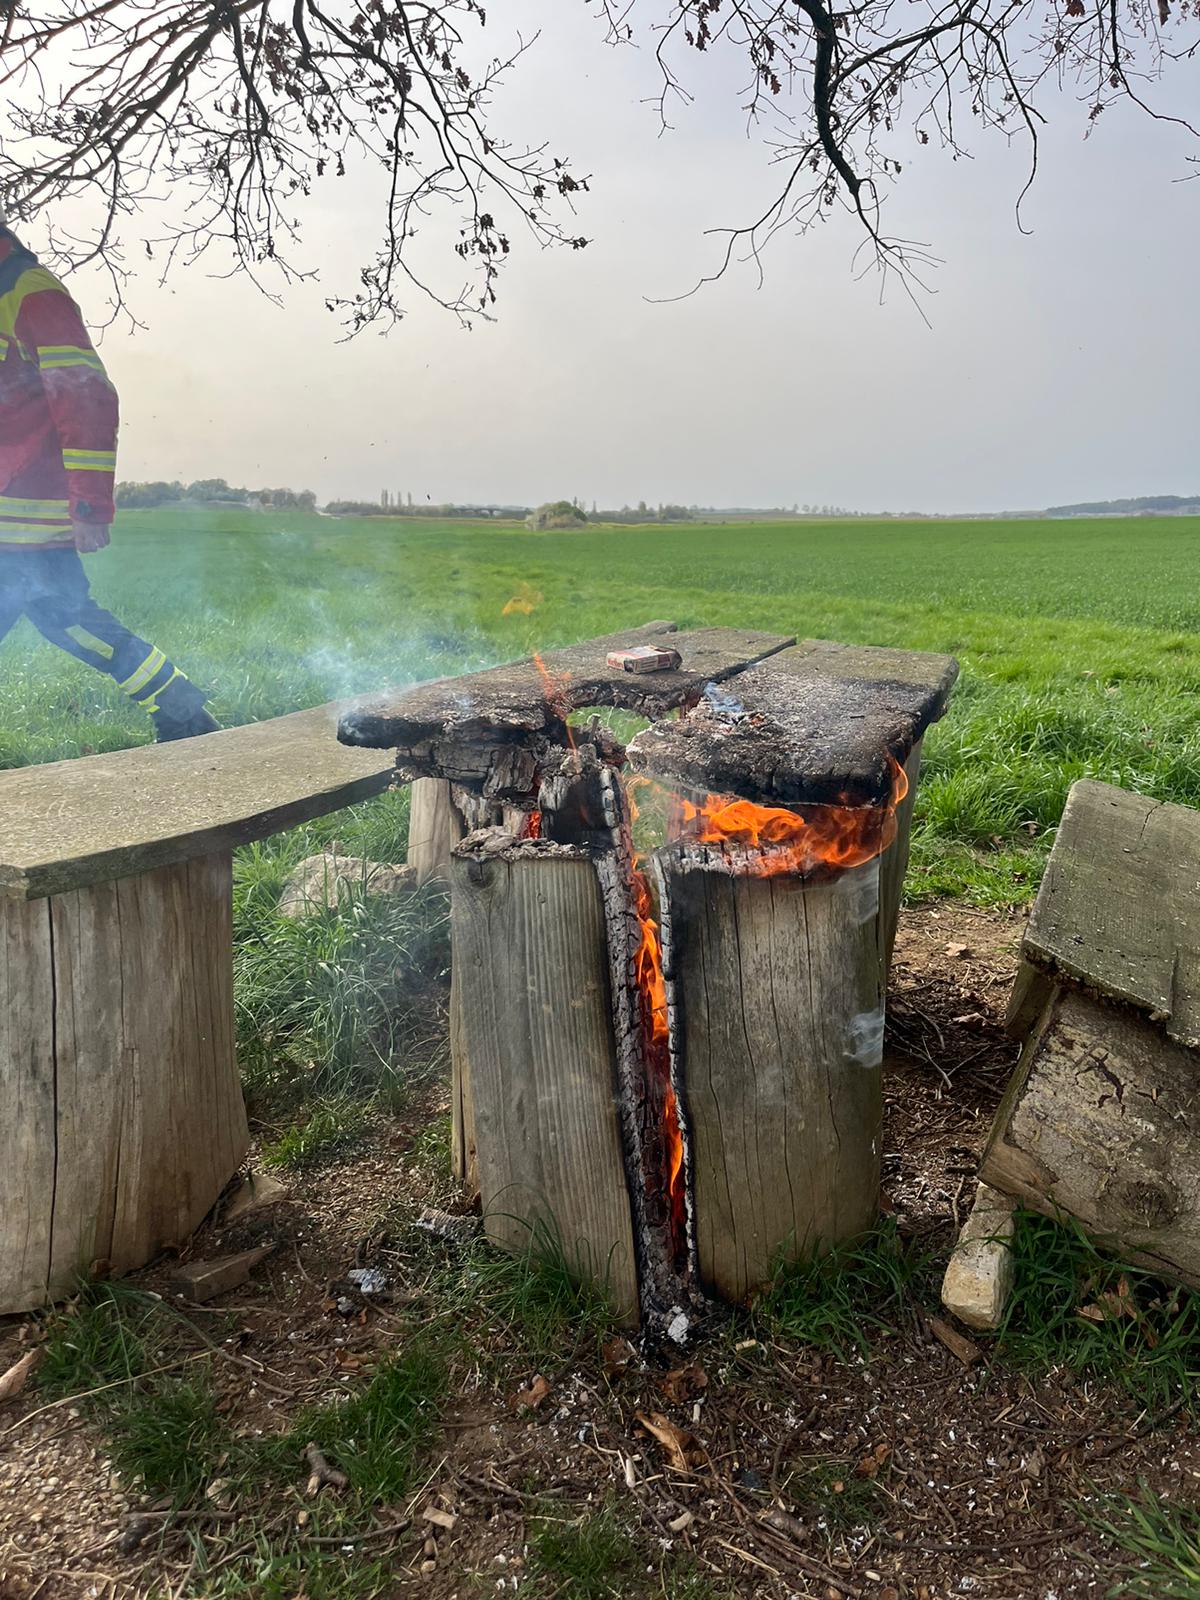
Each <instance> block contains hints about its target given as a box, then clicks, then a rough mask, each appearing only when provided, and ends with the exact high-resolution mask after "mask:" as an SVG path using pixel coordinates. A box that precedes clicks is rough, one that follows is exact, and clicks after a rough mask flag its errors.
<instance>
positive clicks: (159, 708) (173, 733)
mask: <svg viewBox="0 0 1200 1600" xmlns="http://www.w3.org/2000/svg"><path fill="white" fill-rule="evenodd" d="M146 709H147V710H148V711H149V712H150V716H151V719H152V721H153V723H154V728H155V733H156V736H157V739H158V742H159V744H166V743H168V742H169V741H170V740H172V739H194V738H195V737H196V736H197V735H198V734H202V733H216V732H217V731H218V729H219V728H220V726H221V724H220V723H219V722H218V721H217V719H216V718H215V717H214V716H213V715H212V713H211V712H210V711H209V710H208V709H207V707H206V706H205V704H204V696H203V694H202V693H201V692H200V690H199V689H197V687H196V685H195V684H194V683H193V682H192V681H191V679H190V678H185V677H184V675H183V673H182V672H176V674H175V676H174V677H173V678H172V679H171V680H170V682H169V683H168V684H167V685H166V687H165V688H164V689H162V690H160V691H158V692H157V693H156V694H155V695H154V696H153V699H152V703H151V704H150V705H148V706H147V708H146Z"/></svg>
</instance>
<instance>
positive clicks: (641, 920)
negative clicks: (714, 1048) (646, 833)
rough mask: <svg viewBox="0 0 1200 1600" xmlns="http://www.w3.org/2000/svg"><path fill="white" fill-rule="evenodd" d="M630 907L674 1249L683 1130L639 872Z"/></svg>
mask: <svg viewBox="0 0 1200 1600" xmlns="http://www.w3.org/2000/svg"><path fill="white" fill-rule="evenodd" d="M633 897H634V909H635V910H636V912H637V919H638V925H639V927H640V928H641V943H640V944H639V946H638V951H637V956H636V958H635V973H636V977H637V990H638V997H639V1000H640V1002H641V1024H642V1045H643V1050H644V1053H645V1058H646V1067H647V1070H648V1072H649V1074H650V1077H651V1080H652V1082H653V1083H654V1084H655V1085H656V1086H657V1087H658V1090H659V1093H660V1095H661V1097H662V1108H663V1109H662V1135H663V1141H664V1144H665V1147H666V1151H665V1153H666V1158H667V1159H666V1162H665V1165H666V1168H667V1194H668V1197H669V1199H670V1204H671V1231H672V1236H673V1239H674V1242H675V1247H676V1250H677V1251H679V1252H682V1250H683V1248H684V1241H685V1239H686V1226H687V1202H686V1199H685V1194H684V1177H683V1134H682V1133H681V1132H680V1127H679V1106H678V1104H677V1102H676V1099H675V1090H674V1088H673V1086H672V1084H671V1036H670V1030H669V1029H668V1026H667V985H666V980H665V979H664V977H663V965H662V946H661V943H660V941H659V936H658V923H657V921H656V920H655V917H654V903H653V900H652V899H651V896H650V885H649V884H648V883H647V881H646V878H645V876H644V874H642V873H640V872H634V874H633Z"/></svg>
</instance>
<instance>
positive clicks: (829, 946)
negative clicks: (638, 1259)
mask: <svg viewBox="0 0 1200 1600" xmlns="http://www.w3.org/2000/svg"><path fill="white" fill-rule="evenodd" d="M655 859H656V864H657V867H658V871H659V874H660V881H661V882H662V883H663V884H664V886H665V900H666V905H667V910H668V915H667V916H666V917H665V918H664V924H663V938H664V965H665V970H666V975H667V979H668V995H669V1000H670V1004H671V1008H672V1025H673V1034H674V1050H675V1054H676V1069H677V1073H678V1080H679V1084H680V1087H681V1089H682V1098H683V1104H684V1107H685V1113H686V1125H687V1135H688V1145H689V1157H688V1159H689V1169H690V1174H691V1181H692V1197H693V1217H694V1227H695V1244H696V1257H697V1269H698V1272H699V1277H700V1280H701V1282H702V1284H703V1285H704V1286H705V1288H707V1289H708V1290H710V1291H712V1292H715V1293H716V1294H718V1295H720V1296H721V1297H722V1298H724V1299H727V1300H732V1301H742V1300H744V1299H745V1298H746V1297H747V1295H749V1294H750V1293H751V1292H752V1291H753V1290H754V1289H756V1288H758V1287H759V1286H761V1285H762V1284H763V1283H764V1282H766V1280H767V1278H768V1276H769V1274H770V1268H771V1265H772V1262H773V1260H774V1258H775V1257H776V1256H777V1255H778V1254H780V1253H781V1252H788V1253H793V1254H802V1253H808V1252H810V1251H812V1250H814V1249H817V1248H820V1247H824V1246H828V1245H832V1244H835V1243H837V1242H839V1241H840V1240H843V1239H846V1238H850V1237H853V1236H854V1235H856V1234H859V1233H861V1232H863V1231H864V1230H866V1229H867V1228H869V1227H870V1226H871V1224H872V1222H873V1221H874V1219H875V1216H876V1213H877V1210H878V1203H879V1171H880V1144H879V1139H880V1125H881V1118H882V1085H881V1077H882V1074H881V1064H882V1055H883V993H882V987H881V980H880V943H881V934H880V927H879V916H880V901H879V872H880V864H879V861H878V859H876V860H874V861H871V862H868V863H866V865H864V866H861V867H855V868H852V869H851V870H849V871H847V872H844V873H842V874H841V875H840V876H838V877H836V878H833V879H832V880H830V881H826V882H824V883H805V882H804V881H803V880H802V879H800V878H797V877H777V878H763V877H752V876H748V875H745V874H741V875H735V874H733V873H731V872H730V871H729V870H728V867H727V864H726V863H725V862H724V861H723V860H721V859H720V858H719V857H718V856H716V855H715V853H714V855H713V856H712V857H711V858H710V859H709V860H708V861H706V859H705V853H704V852H701V851H697V850H696V848H695V847H694V846H693V847H688V848H685V849H683V850H680V849H679V848H678V847H668V848H667V849H664V850H663V851H660V852H658V854H657V856H656V858H655Z"/></svg>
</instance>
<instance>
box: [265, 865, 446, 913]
mask: <svg viewBox="0 0 1200 1600" xmlns="http://www.w3.org/2000/svg"><path fill="white" fill-rule="evenodd" d="M416 887H417V874H416V872H415V871H414V869H413V868H412V867H393V866H389V865H388V864H387V863H386V862H383V861H366V860H364V859H363V858H362V857H361V856H343V855H339V854H338V852H337V851H336V850H325V851H322V852H321V854H320V855H315V856H308V857H306V859H305V860H303V861H302V862H301V863H300V865H299V866H298V867H296V869H295V870H294V871H293V872H292V874H291V875H290V877H289V878H288V880H287V882H286V883H285V884H284V886H283V893H282V894H281V895H280V897H279V915H280V916H281V917H289V918H290V919H291V920H292V921H298V920H300V919H302V918H304V917H311V916H314V915H315V914H316V913H318V912H321V911H336V910H337V909H338V907H339V906H342V905H345V904H346V902H347V901H349V900H351V899H353V898H354V896H355V895H391V894H411V893H412V892H413V890H414V889H416Z"/></svg>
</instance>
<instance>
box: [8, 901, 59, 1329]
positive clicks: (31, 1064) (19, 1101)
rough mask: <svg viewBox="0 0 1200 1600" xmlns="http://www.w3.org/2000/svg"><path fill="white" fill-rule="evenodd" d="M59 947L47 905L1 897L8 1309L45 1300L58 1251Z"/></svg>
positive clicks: (19, 1309)
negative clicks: (56, 1071)
mask: <svg viewBox="0 0 1200 1600" xmlns="http://www.w3.org/2000/svg"><path fill="white" fill-rule="evenodd" d="M54 1076H55V1075H54V945H53V938H52V934H51V927H50V912H49V908H48V907H47V906H45V905H40V904H39V905H21V904H19V903H11V902H10V903H6V902H4V901H3V900H0V1107H2V1108H3V1110H2V1112H0V1314H3V1313H5V1312H8V1311H26V1310H28V1309H29V1308H30V1307H31V1306H37V1305H41V1304H42V1302H43V1301H44V1299H45V1295H46V1277H47V1272H48V1269H49V1265H50V1253H51V1250H52V1248H53V1224H54V1190H55V1178H56V1168H57V1162H56V1148H55V1138H54V1125H55V1108H54V1095H55V1086H54Z"/></svg>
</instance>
